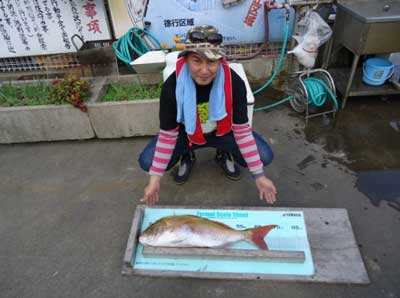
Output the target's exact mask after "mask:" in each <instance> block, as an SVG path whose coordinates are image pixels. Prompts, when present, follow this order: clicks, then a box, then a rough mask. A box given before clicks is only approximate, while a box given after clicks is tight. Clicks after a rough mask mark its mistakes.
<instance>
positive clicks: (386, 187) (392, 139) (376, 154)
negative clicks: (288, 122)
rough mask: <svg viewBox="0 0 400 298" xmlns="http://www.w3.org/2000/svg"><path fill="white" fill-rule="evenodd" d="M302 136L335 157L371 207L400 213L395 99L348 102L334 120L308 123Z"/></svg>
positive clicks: (398, 101)
mask: <svg viewBox="0 0 400 298" xmlns="http://www.w3.org/2000/svg"><path fill="white" fill-rule="evenodd" d="M327 118H329V119H327ZM305 136H306V139H307V141H309V142H315V143H318V144H321V145H323V147H324V149H325V150H326V151H328V152H330V153H336V154H338V157H337V158H336V160H338V161H339V162H341V163H343V164H345V165H346V167H348V168H349V169H350V170H352V171H354V172H355V173H356V176H357V184H356V186H357V187H358V189H359V190H360V191H361V192H362V193H364V194H365V195H366V196H367V197H368V198H370V200H371V202H372V203H373V204H374V206H379V204H380V202H381V201H386V202H387V204H388V205H389V206H390V207H392V208H394V209H396V210H397V211H399V212H400V97H399V96H391V97H383V98H382V97H365V98H362V99H360V98H354V99H351V101H350V102H349V104H348V106H347V107H346V109H345V110H344V111H340V113H338V114H337V117H336V118H335V119H331V117H321V118H320V119H317V118H315V119H311V121H310V122H309V125H308V126H307V127H306V128H305Z"/></svg>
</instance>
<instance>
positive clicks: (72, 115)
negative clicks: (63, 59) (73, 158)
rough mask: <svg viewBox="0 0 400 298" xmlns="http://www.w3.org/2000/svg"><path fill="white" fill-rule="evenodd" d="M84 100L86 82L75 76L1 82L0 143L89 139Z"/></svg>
mask: <svg viewBox="0 0 400 298" xmlns="http://www.w3.org/2000/svg"><path fill="white" fill-rule="evenodd" d="M88 100H89V83H88V82H87V81H85V80H80V79H78V78H75V77H67V78H65V79H62V80H54V81H44V80H43V81H34V82H29V83H27V82H22V83H19V82H13V83H3V84H1V85H0V143H3V144H4V143H20V142H38V141H53V140H71V139H88V138H93V137H94V133H93V129H92V127H91V124H90V120H89V116H88V114H87V113H86V112H85V109H86V106H85V102H87V101H88ZM71 104H72V105H71ZM74 106H75V107H74ZM76 107H78V108H76Z"/></svg>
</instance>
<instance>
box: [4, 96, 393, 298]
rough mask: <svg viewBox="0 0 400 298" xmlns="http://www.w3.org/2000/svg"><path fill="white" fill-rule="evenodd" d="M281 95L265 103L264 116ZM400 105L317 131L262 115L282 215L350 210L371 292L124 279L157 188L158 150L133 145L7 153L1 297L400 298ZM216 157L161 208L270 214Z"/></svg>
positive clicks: (9, 149)
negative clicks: (132, 232) (146, 166)
mask: <svg viewBox="0 0 400 298" xmlns="http://www.w3.org/2000/svg"><path fill="white" fill-rule="evenodd" d="M280 95H281V94H279V92H277V93H276V94H261V95H260V96H259V97H258V98H257V105H262V104H264V103H270V102H272V101H274V100H276V99H277V98H282V96H280ZM398 104H400V102H399V103H397V102H395V101H390V100H389V102H388V101H385V102H379V101H377V102H369V101H368V100H367V99H365V100H364V99H361V98H357V99H355V100H350V101H349V105H348V107H347V108H346V110H345V111H343V112H341V113H340V114H338V115H337V117H336V121H329V118H326V119H324V118H322V117H317V118H314V119H311V120H310V122H309V123H308V125H307V127H305V126H304V119H302V118H301V117H299V115H297V114H296V113H294V112H293V111H292V110H291V109H290V108H289V107H288V106H287V105H283V106H280V107H277V108H275V109H272V110H269V111H263V112H257V113H255V115H254V122H253V123H254V129H255V130H256V131H257V132H259V133H260V134H261V135H263V136H264V137H265V138H266V140H268V142H269V143H270V144H271V147H272V149H273V151H274V155H275V158H274V161H273V163H272V164H271V165H270V166H269V167H267V168H266V173H267V175H268V176H269V177H270V178H271V179H272V180H273V181H274V182H275V184H276V187H277V190H278V196H277V202H276V204H275V206H276V207H300V208H345V209H346V210H347V211H348V214H349V217H350V221H351V224H352V227H353V230H354V235H355V238H356V241H357V244H358V247H359V249H360V252H361V255H362V258H363V260H364V264H365V266H366V269H367V272H368V275H369V277H370V280H371V283H370V284H369V285H353V284H323V283H295V282H272V281H260V280H257V281H230V280H201V279H181V278H179V279H178V278H150V277H148V278H146V277H138V276H130V277H124V276H122V275H121V273H120V271H121V266H122V259H123V255H124V252H125V248H126V241H127V239H128V233H129V229H130V226H131V221H132V217H133V212H134V210H135V207H136V205H137V204H139V199H140V198H141V196H142V194H143V187H144V186H145V184H146V182H147V176H146V174H144V173H143V172H142V171H141V169H140V168H139V166H138V164H137V157H138V154H139V153H140V152H141V150H142V149H143V147H144V146H145V145H146V143H147V142H148V141H149V138H127V139H119V140H90V141H69V142H49V143H37V144H19V145H7V146H5V145H3V146H0V190H1V191H0V297H1V298H11V297H15V298H24V297H30V298H31V297H32V298H43V297H46V298H47V297H57V298H62V297H85V298H91V297H93V298H106V297H118V298H119V297H166V298H172V297H173V298H176V297H229V298H239V297H260V298H261V297H269V298H278V297H279V298H281V297H296V298H308V297H326V298H330V297H335V298H336V297H343V298H377V297H382V298H400V285H399V279H400V254H399V252H398V250H399V247H400V237H399V227H400V212H399V211H398V209H396V208H395V207H396V206H397V205H396V202H397V199H396V200H395V199H394V198H393V199H392V198H391V197H392V196H394V195H395V193H394V194H392V193H389V194H387V195H388V197H386V198H385V197H384V196H382V194H384V192H383V191H382V190H383V189H382V188H384V189H385V190H391V189H392V185H391V184H390V183H394V184H396V182H397V181H394V182H391V181H392V178H393V177H394V178H395V179H394V180H397V178H396V177H398V176H397V171H398V169H399V168H400V167H399V162H400V161H399V156H398V155H396V152H399V150H398V148H399V147H398V146H399V143H398V141H399V133H398V132H397V122H396V121H398V119H399V114H398V113H399V109H398V107H399V105H398ZM367 115H368V116H367ZM214 153H215V151H214V150H211V149H210V150H207V149H205V150H201V151H199V152H198V154H197V161H196V165H195V166H194V168H193V172H192V174H191V177H190V179H189V181H188V182H187V183H185V184H184V185H182V186H177V185H175V184H174V183H173V182H172V177H171V176H170V175H168V174H167V175H165V177H164V178H163V180H162V184H161V189H162V193H161V202H160V203H161V204H163V205H192V206H194V205H202V206H251V207H257V206H262V207H264V206H265V203H264V202H262V201H260V200H259V199H258V197H257V193H256V189H255V186H254V182H253V181H252V179H251V177H250V175H249V174H248V173H247V171H246V170H243V172H242V173H243V174H242V178H241V179H240V180H239V181H230V180H228V179H226V178H225V177H224V175H223V173H222V170H221V169H220V168H219V167H218V166H217V165H216V164H215V162H214ZM375 172H379V173H381V174H382V175H381V176H382V177H383V178H382V179H383V181H385V183H389V186H388V184H385V185H382V186H380V187H381V189H379V188H378V189H377V191H374V192H373V195H371V197H370V198H369V197H368V192H370V193H372V192H371V191H370V190H369V189H365V190H364V187H365V186H368V187H369V186H371V185H372V184H373V183H372V182H373V181H374V179H372V182H371V180H362V179H367V178H363V177H361V176H362V175H363V173H375ZM205 173H207V175H205ZM357 175H358V176H357ZM366 176H367V177H368V174H366ZM360 177H361V178H360ZM388 177H389V178H388ZM368 179H369V178H368ZM360 181H367V182H366V183H360ZM357 187H358V188H357ZM393 189H394V190H396V189H398V188H393ZM363 192H365V194H364V193H363ZM385 195H386V194H385ZM391 203H394V205H393V206H391V205H390V204H391Z"/></svg>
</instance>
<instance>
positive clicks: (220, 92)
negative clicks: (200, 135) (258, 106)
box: [175, 63, 227, 135]
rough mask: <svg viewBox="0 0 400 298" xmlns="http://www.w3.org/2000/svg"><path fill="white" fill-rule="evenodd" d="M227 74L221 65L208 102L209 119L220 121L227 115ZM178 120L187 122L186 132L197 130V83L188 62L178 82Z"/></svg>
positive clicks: (192, 132) (176, 91)
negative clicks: (225, 82) (225, 87)
mask: <svg viewBox="0 0 400 298" xmlns="http://www.w3.org/2000/svg"><path fill="white" fill-rule="evenodd" d="M224 81H225V74H224V70H223V68H222V65H219V68H218V72H217V75H216V77H215V78H214V81H213V84H212V87H211V92H210V100H209V103H208V120H211V121H218V120H221V119H223V118H225V117H226V115H227V113H226V108H225V90H224ZM175 95H176V103H177V115H176V121H177V122H178V123H183V124H185V130H186V133H187V134H189V135H192V134H194V132H195V130H196V119H197V118H196V117H197V114H196V112H197V100H196V85H195V83H194V81H193V79H192V76H191V75H190V72H189V68H188V67H187V65H186V63H185V64H184V65H183V67H182V69H181V72H180V74H179V76H178V79H177V82H176V90H175Z"/></svg>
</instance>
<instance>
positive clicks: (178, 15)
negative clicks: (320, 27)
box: [144, 0, 294, 48]
mask: <svg viewBox="0 0 400 298" xmlns="http://www.w3.org/2000/svg"><path fill="white" fill-rule="evenodd" d="M225 2H226V1H225ZM233 2H234V3H233ZM223 3H224V1H223V0H196V1H194V0H151V1H149V4H148V6H147V12H146V15H145V17H144V21H149V22H150V33H151V34H153V35H154V36H155V37H156V38H157V39H158V40H159V41H160V43H162V44H164V45H165V46H166V47H167V48H171V47H173V46H174V45H175V44H174V42H173V37H175V36H177V37H180V38H185V37H186V32H187V31H188V29H189V28H190V27H192V26H194V25H203V24H206V25H213V26H215V27H217V28H218V29H219V32H220V33H221V34H222V35H223V36H224V43H225V44H237V43H253V42H262V41H264V39H265V16H264V14H265V9H264V1H262V0H240V1H239V0H238V1H231V2H229V3H231V5H230V6H226V5H225V6H224V5H223ZM268 19H269V22H268V24H269V41H281V40H283V36H284V30H285V11H284V9H274V10H271V11H270V12H269V13H268ZM293 23H294V10H293V8H291V13H290V28H293ZM290 34H291V33H289V35H290Z"/></svg>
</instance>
